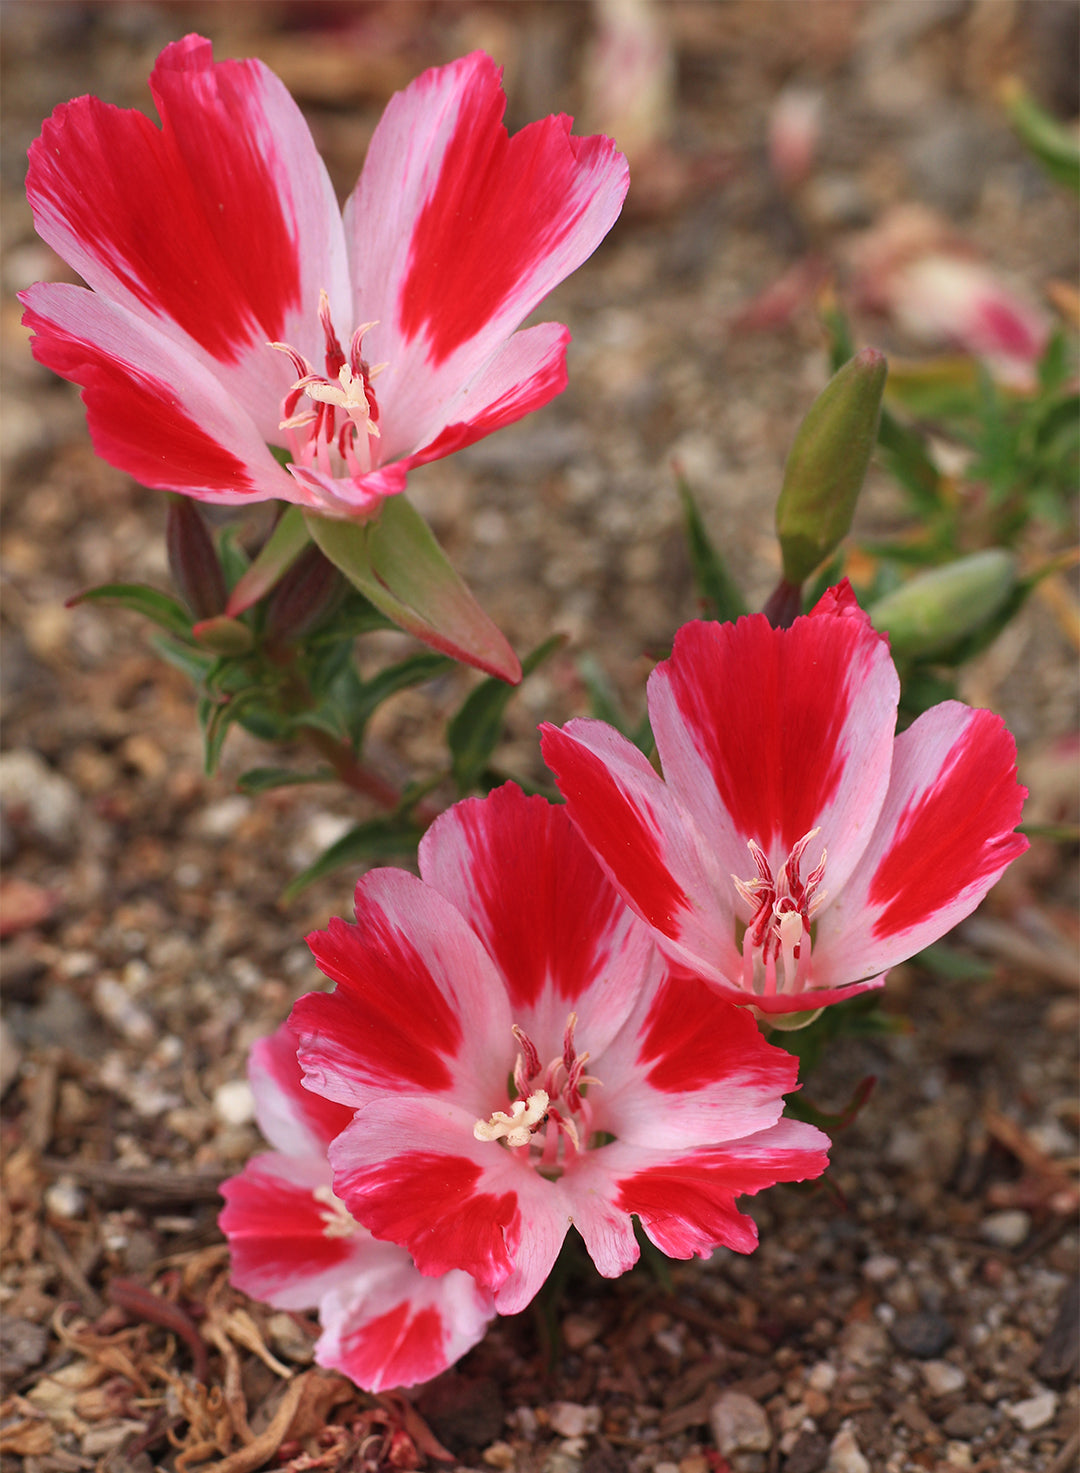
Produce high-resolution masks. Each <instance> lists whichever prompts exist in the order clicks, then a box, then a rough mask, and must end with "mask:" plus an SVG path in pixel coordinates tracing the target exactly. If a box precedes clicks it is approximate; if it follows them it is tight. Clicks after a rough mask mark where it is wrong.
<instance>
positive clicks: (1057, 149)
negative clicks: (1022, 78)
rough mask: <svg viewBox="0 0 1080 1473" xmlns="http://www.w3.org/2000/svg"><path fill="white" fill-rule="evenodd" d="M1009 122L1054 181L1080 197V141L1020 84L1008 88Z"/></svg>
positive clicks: (1012, 82)
mask: <svg viewBox="0 0 1080 1473" xmlns="http://www.w3.org/2000/svg"><path fill="white" fill-rule="evenodd" d="M1004 91H1005V106H1006V108H1007V110H1008V113H1009V121H1010V122H1011V123H1012V125H1013V127H1014V128H1015V129H1016V131H1017V133H1018V134H1019V136H1020V139H1021V140H1022V142H1023V143H1025V144H1026V145H1027V147H1028V148H1029V149H1030V150H1031V152H1032V153H1033V154H1034V155H1035V157H1036V158H1037V159H1038V161H1039V163H1040V164H1042V166H1043V168H1044V169H1045V170H1046V172H1047V173H1048V174H1049V175H1050V177H1051V179H1054V180H1056V181H1057V183H1058V184H1064V185H1065V187H1066V188H1067V189H1071V190H1072V192H1073V193H1074V194H1080V139H1077V136H1076V133H1075V131H1074V130H1073V129H1071V128H1066V127H1063V126H1062V125H1061V124H1060V123H1059V122H1058V121H1057V119H1056V118H1053V117H1051V116H1050V114H1049V113H1048V112H1046V111H1045V110H1044V109H1043V108H1041V107H1040V106H1039V104H1038V103H1037V102H1036V101H1035V99H1034V98H1033V97H1032V96H1031V94H1030V93H1029V92H1028V91H1027V90H1026V88H1024V87H1023V86H1022V85H1021V83H1019V82H1017V81H1010V82H1008V83H1006V86H1005V89H1004Z"/></svg>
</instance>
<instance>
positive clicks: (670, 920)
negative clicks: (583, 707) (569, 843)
mask: <svg viewBox="0 0 1080 1473" xmlns="http://www.w3.org/2000/svg"><path fill="white" fill-rule="evenodd" d="M540 746H541V750H542V752H543V755H544V761H545V762H546V763H547V765H548V766H549V767H550V768H551V770H552V772H553V773H554V774H555V778H556V781H557V783H558V785H559V791H560V792H561V793H562V795H563V797H564V798H565V799H566V809H567V812H568V813H569V815H570V818H571V819H572V821H573V823H574V826H575V828H577V830H578V832H579V833H580V834H581V836H582V837H583V838H584V840H585V842H586V844H588V846H589V848H590V849H591V850H592V851H593V853H594V854H595V855H596V857H597V859H598V860H599V861H600V863H601V865H603V867H604V869H605V870H606V871H607V873H608V875H609V876H610V877H611V879H612V881H613V882H614V884H615V886H616V888H617V889H618V890H619V892H620V893H621V894H622V896H623V898H624V899H625V900H626V901H627V903H628V904H629V905H630V906H631V907H632V909H633V910H634V911H635V912H636V913H637V914H638V915H639V916H640V917H641V919H642V920H643V921H645V923H646V924H647V925H648V926H650V927H651V928H652V931H653V935H654V936H655V938H656V941H657V943H658V944H659V946H660V948H661V950H663V951H664V953H665V954H666V955H667V956H669V957H671V958H672V959H673V960H674V961H676V962H678V963H680V964H682V965H683V966H686V967H689V968H690V969H691V970H693V971H695V972H700V973H703V974H705V975H707V976H708V977H709V978H710V980H712V981H714V982H716V983H717V984H718V985H726V984H727V983H728V982H729V979H734V978H737V977H738V976H739V973H740V970H741V967H742V958H741V955H740V953H739V950H738V948H737V947H736V945H735V912H734V899H735V890H734V887H733V885H732V883H731V879H730V875H728V874H725V873H724V872H723V871H721V870H719V869H718V868H717V864H716V861H715V858H714V856H713V855H712V853H711V852H710V850H709V847H708V845H707V844H706V842H705V839H704V837H703V835H702V833H701V831H700V830H699V828H698V827H697V824H696V823H695V820H694V818H693V816H692V815H691V814H689V813H687V812H686V810H685V809H684V808H682V807H681V806H680V804H679V803H678V802H677V801H676V799H675V797H674V796H673V794H672V792H671V791H670V789H669V788H668V787H667V785H666V784H665V783H664V782H663V781H662V780H661V778H660V777H659V775H658V774H657V772H656V771H655V769H654V768H653V767H652V766H651V765H650V764H649V762H648V761H647V759H646V758H645V757H644V756H643V755H642V754H641V752H639V751H638V749H637V748H636V747H635V746H634V744H633V743H632V742H630V741H628V740H627V739H626V738H625V737H624V736H621V735H620V734H619V733H618V732H617V731H615V730H614V728H612V727H610V726H608V725H606V723H604V722H603V721H593V720H587V719H579V720H575V721H568V722H567V723H566V725H565V726H564V727H563V728H562V729H561V730H560V729H559V728H558V727H554V726H548V725H544V726H542V727H541V737H540ZM732 990H733V991H734V990H736V989H735V988H734V987H732Z"/></svg>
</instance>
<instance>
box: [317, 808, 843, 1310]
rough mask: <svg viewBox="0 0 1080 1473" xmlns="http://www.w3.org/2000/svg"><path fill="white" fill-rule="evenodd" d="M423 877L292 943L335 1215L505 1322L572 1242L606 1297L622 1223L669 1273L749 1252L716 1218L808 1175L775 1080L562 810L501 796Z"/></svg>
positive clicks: (436, 853) (377, 894)
mask: <svg viewBox="0 0 1080 1473" xmlns="http://www.w3.org/2000/svg"><path fill="white" fill-rule="evenodd" d="M420 871H421V876H422V878H421V879H417V878H416V877H415V876H413V875H410V874H406V873H405V872H403V871H401V870H395V869H381V870H374V871H371V872H370V873H369V874H367V875H365V876H364V877H363V878H362V879H361V880H360V883H359V884H358V886H357V889H356V919H357V924H356V925H355V926H352V925H347V924H346V923H345V922H344V921H334V922H332V923H331V925H330V927H329V928H328V929H327V930H326V931H320V932H316V933H314V934H313V935H312V936H311V937H309V943H310V945H311V948H312V951H313V953H314V956H315V959H316V961H317V962H318V964H319V966H320V967H321V968H322V970H323V971H324V972H325V973H326V975H327V976H328V977H330V978H332V979H333V981H334V982H336V983H337V987H336V989H335V991H334V992H333V993H330V994H327V993H311V994H309V995H308V996H307V997H305V998H301V1000H300V1001H299V1002H298V1003H297V1005H296V1007H295V1009H294V1010H293V1014H292V1018H291V1020H290V1022H291V1026H292V1027H293V1029H294V1031H295V1032H296V1034H297V1035H298V1036H299V1037H300V1039H301V1046H300V1062H301V1066H302V1068H303V1070H304V1079H305V1083H306V1085H307V1087H308V1088H309V1089H311V1090H314V1091H315V1092H316V1093H318V1094H320V1095H323V1096H325V1097H326V1098H327V1099H329V1100H333V1101H336V1102H337V1103H338V1105H339V1106H341V1107H347V1108H348V1109H349V1110H350V1111H352V1110H355V1112H356V1114H355V1118H354V1120H353V1123H352V1124H350V1125H348V1126H346V1127H345V1129H344V1130H343V1131H342V1132H341V1133H340V1134H339V1135H338V1136H337V1137H336V1139H335V1140H334V1142H333V1144H332V1146H331V1148H330V1160H331V1164H332V1166H333V1170H334V1192H335V1193H336V1194H337V1196H338V1197H339V1198H340V1199H341V1200H342V1202H344V1204H345V1206H346V1208H347V1209H348V1211H349V1212H350V1213H352V1215H353V1216H354V1217H356V1218H357V1219H358V1220H359V1221H360V1222H362V1223H363V1224H364V1226H365V1227H367V1228H369V1229H370V1231H371V1232H372V1233H373V1234H374V1235H375V1237H376V1238H379V1239H384V1240H389V1241H391V1242H394V1243H398V1244H401V1245H402V1246H403V1247H405V1248H407V1249H408V1250H409V1252H410V1253H411V1254H412V1256H413V1259H414V1260H415V1262H416V1266H417V1267H418V1268H419V1269H420V1271H421V1272H422V1273H426V1274H445V1273H447V1272H449V1271H451V1270H454V1269H464V1270H466V1271H467V1272H468V1273H470V1274H472V1276H473V1277H474V1279H475V1280H476V1282H477V1283H478V1284H479V1285H480V1286H481V1287H482V1288H483V1289H486V1290H489V1291H490V1292H491V1293H492V1294H493V1295H494V1297H495V1304H496V1307H497V1308H498V1309H499V1310H500V1311H501V1312H502V1313H507V1314H509V1313H513V1312H514V1311H516V1310H519V1309H521V1308H522V1307H523V1306H524V1305H526V1304H527V1303H528V1302H529V1300H530V1299H531V1298H532V1297H533V1295H534V1294H535V1293H536V1291H537V1290H538V1289H539V1287H540V1286H541V1284H542V1283H543V1282H544V1280H545V1278H546V1277H547V1274H548V1272H549V1271H550V1269H551V1266H552V1264H553V1263H554V1261H555V1258H556V1255H557V1254H558V1252H559V1248H560V1246H561V1244H562V1242H563V1239H564V1237H565V1235H566V1232H567V1229H568V1227H569V1226H570V1225H571V1224H573V1225H574V1226H576V1227H577V1229H578V1231H579V1232H580V1233H581V1235H582V1237H583V1238H584V1240H585V1244H586V1246H587V1248H588V1250H589V1253H590V1254H591V1256H592V1258H593V1261H594V1262H595V1264H596V1266H597V1268H598V1269H599V1271H600V1273H601V1274H603V1275H604V1276H606V1277H609V1278H610V1277H615V1276H617V1275H618V1274H621V1273H623V1272H625V1270H626V1269H628V1268H630V1267H631V1265H632V1264H633V1263H634V1262H635V1261H636V1259H637V1257H638V1246H637V1242H636V1241H635V1237H634V1230H633V1223H632V1217H633V1216H635V1215H636V1216H637V1217H638V1218H639V1219H640V1222H641V1225H642V1227H643V1229H644V1231H645V1232H646V1233H647V1235H648V1236H649V1237H650V1238H651V1239H652V1241H653V1242H654V1243H655V1244H656V1245H657V1246H658V1247H659V1248H661V1249H662V1250H663V1252H665V1253H667V1254H670V1255H671V1256H672V1257H675V1258H690V1257H693V1256H694V1255H701V1256H703V1257H704V1256H708V1254H709V1253H710V1252H711V1251H712V1249H713V1248H714V1247H716V1246H717V1245H719V1244H726V1245H727V1246H729V1247H731V1248H735V1249H737V1250H739V1251H740V1252H749V1251H750V1250H751V1249H752V1248H753V1247H754V1245H755V1243H756V1241H757V1231H756V1228H755V1225H754V1223H753V1222H752V1221H751V1220H750V1219H749V1218H748V1217H745V1216H744V1215H742V1214H741V1213H740V1212H739V1211H738V1210H737V1209H736V1207H735V1199H736V1198H737V1197H738V1196H740V1195H742V1194H744V1193H754V1192H757V1191H759V1190H761V1189H762V1188H763V1187H766V1186H769V1185H771V1184H772V1183H774V1182H777V1181H790V1180H802V1179H804V1178H807V1177H814V1176H817V1175H819V1174H820V1173H821V1172H822V1171H823V1170H824V1168H825V1164H826V1156H825V1152H826V1149H827V1146H828V1140H827V1138H826V1137H825V1136H824V1135H822V1134H821V1132H820V1131H818V1130H815V1129H814V1128H813V1127H812V1126H809V1125H805V1124H802V1123H800V1122H796V1121H791V1120H782V1119H781V1118H780V1117H781V1113H782V1109H783V1100H782V1096H783V1095H784V1094H785V1093H786V1092H787V1091H790V1090H792V1089H794V1088H795V1087H796V1075H797V1064H796V1061H795V1060H794V1059H793V1058H792V1056H791V1055H789V1054H787V1053H785V1052H783V1051H782V1050H780V1049H776V1048H773V1047H772V1046H771V1045H770V1044H767V1043H766V1042H765V1041H764V1039H763V1038H762V1037H761V1035H760V1033H759V1032H758V1029H757V1025H756V1023H755V1022H754V1019H753V1018H752V1017H751V1015H750V1014H749V1013H748V1012H747V1011H746V1010H745V1009H743V1008H738V1007H734V1006H732V1005H731V1004H730V1003H728V1002H725V1001H724V1000H723V999H721V998H720V997H718V996H717V995H716V993H715V992H714V991H713V990H712V989H711V988H709V987H708V986H707V985H706V984H704V983H701V982H699V981H696V980H694V979H693V978H689V977H678V976H676V975H675V973H674V972H673V970H672V969H671V968H670V966H669V965H668V964H667V963H666V962H665V960H664V958H663V957H662V956H661V954H660V953H659V951H658V950H657V948H656V947H655V946H654V945H653V942H652V939H651V937H650V935H649V932H648V930H647V928H646V927H645V926H644V925H642V924H641V922H640V921H639V920H638V919H637V918H636V917H635V916H634V915H633V914H632V913H631V912H630V910H629V909H628V908H627V907H626V906H625V905H624V904H623V902H622V900H621V899H620V897H619V895H618V893H617V892H616V890H615V889H614V888H613V887H612V886H611V885H610V884H609V882H608V881H607V880H606V879H605V877H604V875H603V873H602V871H601V870H600V868H599V866H598V865H597V863H596V861H595V860H594V859H593V858H592V856H591V855H590V854H589V852H588V850H587V849H586V847H585V845H584V844H583V842H582V841H581V839H580V838H579V837H578V835H577V834H576V833H575V832H574V829H573V827H572V825H571V824H570V822H569V820H568V818H567V816H566V813H565V811H564V810H563V809H562V808H561V807H554V806H552V805H551V804H549V803H548V802H546V801H545V800H544V799H542V798H527V797H525V796H524V795H523V794H522V793H521V791H520V790H519V789H518V788H516V787H514V786H513V785H512V784H508V785H507V786H506V787H503V788H500V789H498V790H496V791H495V792H494V793H492V794H491V795H490V796H489V797H488V798H486V799H483V800H479V799H471V800H468V801H466V802H463V803H458V804H456V805H455V806H454V807H453V808H452V809H450V810H449V811H448V812H446V813H445V814H443V815H442V816H441V817H440V818H439V819H437V820H436V821H435V823H434V824H433V825H432V827H431V828H430V829H429V830H428V832H427V834H426V835H425V836H424V839H423V841H422V843H421V846H420Z"/></svg>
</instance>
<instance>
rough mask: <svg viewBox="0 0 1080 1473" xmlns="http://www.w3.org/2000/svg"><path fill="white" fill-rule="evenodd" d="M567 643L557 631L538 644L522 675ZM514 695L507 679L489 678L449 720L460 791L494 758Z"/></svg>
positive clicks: (469, 786)
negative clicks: (510, 701) (493, 754)
mask: <svg viewBox="0 0 1080 1473" xmlns="http://www.w3.org/2000/svg"><path fill="white" fill-rule="evenodd" d="M564 642H565V636H564V635H562V634H553V635H552V636H551V637H550V639H545V640H544V642H543V644H540V645H537V647H536V649H534V650H533V651H532V652H531V653H530V654H528V655H527V656H526V657H525V659H524V660H523V661H522V663H521V672H522V677H523V678H524V677H525V676H526V675H531V674H532V672H533V671H534V670H535V669H536V668H537V666H538V665H540V664H541V663H542V662H543V661H544V660H546V659H547V658H548V656H549V655H552V654H554V652H555V651H556V650H557V649H558V648H559V647H560V646H561V645H562V644H563V643H564ZM513 694H514V687H513V686H510V685H507V684H506V682H505V681H503V680H497V679H495V678H494V677H492V678H489V679H488V680H485V681H484V682H483V683H482V684H481V685H478V686H477V687H476V689H475V690H473V691H470V692H469V694H468V696H467V697H466V699H465V701H464V703H463V704H462V706H461V708H460V709H459V710H458V711H457V712H456V713H455V714H454V715H453V716H452V717H451V718H450V720H449V722H448V723H447V727H446V741H447V745H448V746H449V748H450V758H451V765H452V772H453V775H454V781H455V782H456V783H457V789H458V792H459V793H462V794H464V793H468V792H471V791H472V789H473V788H474V787H476V785H477V782H478V780H479V778H480V775H481V773H482V772H483V771H484V769H485V768H486V767H487V765H488V763H489V762H490V761H491V754H492V753H493V752H494V750H495V748H496V747H497V746H498V743H499V738H500V737H501V736H502V729H503V717H504V715H505V712H506V707H507V703H508V702H509V700H510V697H511V696H512V695H513Z"/></svg>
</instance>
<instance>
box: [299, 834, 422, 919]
mask: <svg viewBox="0 0 1080 1473" xmlns="http://www.w3.org/2000/svg"><path fill="white" fill-rule="evenodd" d="M421 832H422V831H421V830H420V829H419V828H418V827H417V826H416V825H415V824H411V823H409V822H408V820H407V819H404V818H399V817H396V816H393V815H392V816H391V817H389V818H372V819H369V821H368V822H367V823H361V824H357V825H356V827H355V828H352V829H350V830H349V832H348V833H347V834H343V835H342V837H341V838H340V839H338V841H337V843H336V844H331V845H330V848H329V849H327V850H326V851H325V852H324V853H322V854H320V855H319V857H318V859H317V860H316V861H315V863H314V864H311V865H309V866H308V867H307V869H306V870H304V871H303V872H302V873H301V874H298V875H297V876H296V878H295V879H294V880H291V881H290V882H289V884H288V885H286V887H285V889H284V891H283V892H282V896H281V898H282V900H283V901H285V902H286V903H288V902H289V901H292V900H295V899H296V897H297V896H298V895H299V894H301V893H302V891H304V890H306V889H307V887H308V886H309V885H313V884H314V883H315V881H316V880H321V879H322V878H323V876H324V875H330V874H333V873H334V871H335V870H339V869H344V868H345V867H346V865H351V864H364V863H370V861H372V860H375V859H408V858H410V857H411V856H412V855H414V854H415V853H416V846H417V844H418V843H419V842H420V835H421Z"/></svg>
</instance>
